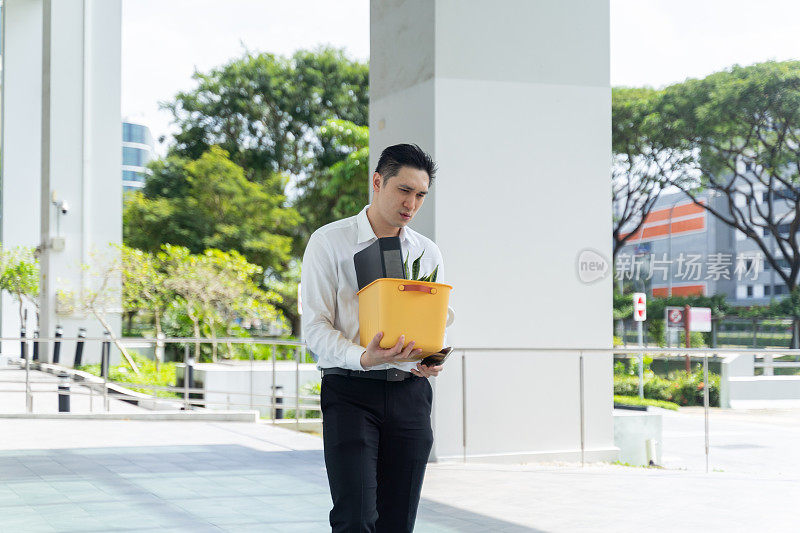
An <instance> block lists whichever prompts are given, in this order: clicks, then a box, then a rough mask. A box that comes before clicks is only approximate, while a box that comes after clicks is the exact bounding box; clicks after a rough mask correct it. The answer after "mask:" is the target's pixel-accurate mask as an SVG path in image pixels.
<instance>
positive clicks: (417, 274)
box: [411, 250, 425, 280]
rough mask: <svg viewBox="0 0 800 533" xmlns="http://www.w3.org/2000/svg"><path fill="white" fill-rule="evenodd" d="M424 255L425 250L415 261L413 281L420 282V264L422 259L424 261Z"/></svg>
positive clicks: (412, 266) (412, 269) (412, 267)
mask: <svg viewBox="0 0 800 533" xmlns="http://www.w3.org/2000/svg"><path fill="white" fill-rule="evenodd" d="M423 255H425V250H423V251H422V253H421V254H420V256H419V257H417V258H416V259H414V264H413V265H411V279H413V280H418V279H419V278H418V276H419V263H420V259H422V256H423Z"/></svg>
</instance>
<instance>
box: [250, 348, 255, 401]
mask: <svg viewBox="0 0 800 533" xmlns="http://www.w3.org/2000/svg"><path fill="white" fill-rule="evenodd" d="M253 408H254V407H253V343H252V342H251V343H250V409H253Z"/></svg>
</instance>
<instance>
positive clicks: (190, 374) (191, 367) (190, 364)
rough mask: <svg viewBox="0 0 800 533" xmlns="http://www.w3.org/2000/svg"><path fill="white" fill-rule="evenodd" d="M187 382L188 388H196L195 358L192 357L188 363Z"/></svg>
mask: <svg viewBox="0 0 800 533" xmlns="http://www.w3.org/2000/svg"><path fill="white" fill-rule="evenodd" d="M186 382H187V386H188V388H190V389H193V388H194V357H190V358H189V359H188V360H187V361H186ZM189 396H191V394H189Z"/></svg>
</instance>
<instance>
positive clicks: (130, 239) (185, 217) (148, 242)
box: [123, 146, 300, 272]
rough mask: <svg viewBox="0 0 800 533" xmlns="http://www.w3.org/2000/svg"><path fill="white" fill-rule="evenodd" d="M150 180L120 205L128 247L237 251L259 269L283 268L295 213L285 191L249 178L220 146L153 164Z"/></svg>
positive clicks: (154, 250)
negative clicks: (194, 155)
mask: <svg viewBox="0 0 800 533" xmlns="http://www.w3.org/2000/svg"><path fill="white" fill-rule="evenodd" d="M152 179H154V183H153V185H150V186H149V187H148V188H146V189H145V193H144V194H137V195H134V196H133V197H132V199H131V200H130V201H129V202H128V203H127V204H126V206H125V210H124V214H123V220H124V240H125V243H126V244H127V245H128V246H131V247H134V248H138V249H141V250H144V251H149V252H158V251H159V250H160V248H161V246H162V245H164V244H173V245H176V246H185V247H186V248H188V249H189V251H190V252H193V253H201V252H203V251H204V250H206V249H209V248H217V249H221V250H237V251H239V252H241V253H242V254H243V255H244V256H245V257H246V258H247V260H248V261H250V262H251V263H254V264H257V265H259V266H261V267H262V268H265V269H272V270H275V271H278V272H280V271H281V270H283V268H284V265H285V264H286V262H287V261H288V260H289V258H290V254H291V249H292V237H291V232H292V229H293V228H294V227H295V226H296V225H297V224H298V223H299V222H300V217H299V215H298V214H297V212H296V211H295V210H294V209H293V208H291V207H288V206H287V205H286V197H285V196H283V195H282V194H276V193H273V192H270V191H269V190H267V189H266V188H265V187H264V186H263V185H260V184H258V183H254V182H251V181H248V180H247V179H246V178H245V175H244V170H243V169H242V168H241V167H240V166H238V165H237V164H235V163H233V162H232V161H231V160H230V159H229V158H228V153H227V152H226V151H225V150H222V149H221V148H219V147H216V146H212V147H211V148H210V149H209V150H208V151H207V152H205V153H204V154H202V155H201V156H200V158H199V159H197V160H196V161H183V160H179V159H177V158H174V157H173V158H170V159H168V160H167V161H165V162H162V163H159V164H157V165H155V166H154V176H153V178H152ZM284 184H285V178H284ZM160 192H167V194H169V196H158V195H157V194H159V193H160ZM176 194H177V195H176ZM148 195H152V196H148Z"/></svg>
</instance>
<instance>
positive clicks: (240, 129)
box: [162, 47, 369, 182]
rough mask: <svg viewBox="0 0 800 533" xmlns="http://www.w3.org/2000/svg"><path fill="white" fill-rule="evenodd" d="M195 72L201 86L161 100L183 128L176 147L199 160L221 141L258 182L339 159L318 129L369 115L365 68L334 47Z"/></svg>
mask: <svg viewBox="0 0 800 533" xmlns="http://www.w3.org/2000/svg"><path fill="white" fill-rule="evenodd" d="M194 79H195V80H196V81H197V88H195V89H193V90H192V91H188V92H181V93H178V94H177V95H176V97H175V99H174V101H172V102H169V103H164V104H162V106H163V107H164V108H166V109H168V110H169V111H170V112H172V115H173V117H174V122H175V124H176V125H177V126H178V128H179V129H180V133H178V135H176V136H175V145H174V146H173V147H172V149H171V151H172V153H174V154H177V155H180V156H182V157H184V158H188V159H197V158H199V157H200V156H201V154H203V153H205V152H206V151H208V149H209V148H210V147H211V146H214V145H219V146H221V147H222V148H223V149H225V150H227V151H228V152H229V153H230V154H231V159H232V160H233V161H234V162H235V163H236V164H238V165H240V166H241V167H243V168H245V169H246V172H247V176H248V178H249V179H251V180H253V181H257V182H263V181H264V180H265V179H267V178H268V177H269V176H270V175H271V174H273V173H280V172H284V171H290V172H292V173H293V174H299V173H300V172H302V171H303V170H305V169H307V168H309V167H310V166H314V165H316V166H323V167H327V166H330V165H332V164H333V163H335V162H336V161H337V160H338V159H340V158H339V157H338V156H337V154H336V153H335V152H336V151H335V148H334V147H332V146H331V145H330V144H328V143H326V141H325V140H324V139H320V138H319V137H318V136H317V135H316V134H315V133H316V132H315V128H316V127H317V126H318V125H320V124H322V123H323V122H324V121H325V120H326V119H331V118H338V119H343V120H348V121H351V122H354V123H356V124H359V125H366V124H367V122H368V116H369V111H368V109H369V95H368V88H369V70H368V67H367V65H366V64H363V63H360V62H358V61H352V60H350V59H348V58H347V57H346V56H345V55H344V52H343V51H342V50H338V49H334V48H329V47H322V48H318V49H316V50H313V51H309V50H300V51H298V52H296V53H295V54H294V55H292V56H291V57H281V56H275V55H273V54H266V53H262V54H252V53H249V52H248V53H246V54H245V55H244V56H243V57H241V58H238V59H235V60H233V61H230V62H229V63H227V64H225V65H222V66H221V67H219V68H215V69H212V70H211V71H210V72H208V73H200V72H195V74H194Z"/></svg>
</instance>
